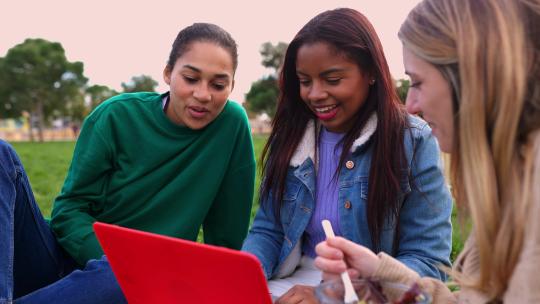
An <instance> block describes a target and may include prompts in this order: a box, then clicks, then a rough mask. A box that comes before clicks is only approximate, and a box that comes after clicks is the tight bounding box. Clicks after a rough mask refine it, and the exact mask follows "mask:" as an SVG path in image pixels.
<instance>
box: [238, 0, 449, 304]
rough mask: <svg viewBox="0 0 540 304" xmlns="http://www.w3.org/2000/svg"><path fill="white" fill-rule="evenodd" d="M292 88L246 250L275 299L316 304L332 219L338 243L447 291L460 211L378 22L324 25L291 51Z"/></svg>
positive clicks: (283, 101) (285, 95)
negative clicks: (325, 223) (398, 87)
mask: <svg viewBox="0 0 540 304" xmlns="http://www.w3.org/2000/svg"><path fill="white" fill-rule="evenodd" d="M280 76H281V79H280V89H281V96H280V99H279V103H278V107H277V112H276V115H275V118H274V121H273V130H272V133H271V135H270V137H269V139H268V142H267V144H266V146H265V148H264V151H263V155H262V161H263V172H264V177H263V181H262V185H261V191H260V195H261V200H260V208H259V210H258V212H257V215H256V217H255V220H254V222H253V226H252V228H251V230H250V232H249V234H248V237H247V239H246V241H245V242H244V245H243V248H242V249H243V250H244V251H247V252H250V253H253V254H254V255H256V256H257V257H258V258H259V260H260V261H261V264H262V267H263V270H264V273H265V275H266V277H267V278H268V279H269V280H270V281H269V288H270V291H271V293H272V296H273V297H274V298H277V297H280V298H279V299H278V302H279V303H296V302H297V301H299V300H304V301H308V302H309V299H310V298H312V296H313V287H312V286H314V285H317V284H318V283H319V282H320V280H321V274H320V271H319V270H317V269H315V268H314V266H313V258H314V257H315V256H316V254H315V251H314V247H315V246H316V245H317V243H319V242H320V241H323V240H324V238H325V237H324V232H323V230H322V226H321V220H322V219H328V220H330V221H331V223H332V226H333V227H334V230H335V232H336V235H341V236H343V237H345V238H347V239H349V240H352V241H354V242H356V243H358V244H361V245H364V246H366V247H368V248H370V249H372V250H374V251H375V252H379V251H383V252H386V253H388V254H391V255H393V256H394V257H396V258H397V259H398V260H400V261H401V262H403V263H404V264H406V265H407V266H409V267H410V268H412V269H414V270H415V271H417V272H418V273H420V274H421V275H423V276H431V277H435V278H439V279H444V278H445V277H444V274H443V272H442V271H441V270H440V269H439V266H449V265H450V261H449V255H450V251H451V233H452V228H451V222H450V215H451V210H452V200H451V196H450V193H449V191H448V189H447V187H446V184H445V181H444V177H443V174H442V170H441V166H440V159H439V146H438V144H437V141H436V140H435V139H434V138H433V137H432V136H431V130H430V127H429V126H428V125H427V124H426V123H425V122H424V121H423V120H421V119H420V118H417V117H414V116H410V115H408V114H406V111H405V109H404V108H403V106H402V105H401V104H400V102H399V98H398V97H397V95H396V92H395V89H394V85H393V82H392V78H391V76H390V72H389V69H388V65H387V63H386V59H385V57H384V54H383V51H382V46H381V43H380V41H379V39H378V37H377V35H376V33H375V31H374V29H373V26H372V25H371V24H370V23H369V21H368V20H367V19H366V18H365V17H364V16H363V15H362V14H360V13H359V12H357V11H355V10H352V9H337V10H332V11H327V12H324V13H321V14H319V15H318V16H316V17H315V18H313V19H312V20H311V21H309V22H308V23H307V24H306V25H305V26H304V27H303V28H302V29H301V30H300V32H299V33H298V34H297V35H296V37H295V38H294V39H293V41H292V42H291V43H290V44H289V47H288V49H287V52H286V54H285V60H284V66H283V69H282V71H281V75H280ZM293 286H294V287H293ZM291 287H293V288H291Z"/></svg>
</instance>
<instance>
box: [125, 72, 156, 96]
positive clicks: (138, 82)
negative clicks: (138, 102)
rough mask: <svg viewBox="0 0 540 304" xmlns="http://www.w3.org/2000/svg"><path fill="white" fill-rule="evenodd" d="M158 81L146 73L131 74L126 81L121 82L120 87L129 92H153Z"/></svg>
mask: <svg viewBox="0 0 540 304" xmlns="http://www.w3.org/2000/svg"><path fill="white" fill-rule="evenodd" d="M157 85H158V82H157V81H155V80H154V79H152V77H150V76H148V75H140V76H133V77H131V80H130V81H129V82H127V83H125V82H122V89H123V90H124V92H126V93H130V92H155V88H156V87H157Z"/></svg>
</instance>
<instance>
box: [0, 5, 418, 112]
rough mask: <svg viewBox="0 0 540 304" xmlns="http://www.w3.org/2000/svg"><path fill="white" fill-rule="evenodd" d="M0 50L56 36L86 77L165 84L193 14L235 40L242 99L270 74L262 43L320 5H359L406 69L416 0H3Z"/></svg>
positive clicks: (397, 68) (391, 59)
mask: <svg viewBox="0 0 540 304" xmlns="http://www.w3.org/2000/svg"><path fill="white" fill-rule="evenodd" d="M0 1H1V2H2V5H1V6H2V10H1V11H2V12H1V13H0V29H2V30H1V34H0V56H2V57H3V56H5V55H6V53H7V50H8V49H9V48H11V47H13V46H15V45H17V44H19V43H22V42H23V41H24V39H26V38H43V39H47V40H49V41H55V42H60V43H61V44H62V46H63V47H64V49H65V51H66V56H67V58H68V60H70V61H82V62H83V63H84V75H85V76H86V77H88V78H89V81H88V84H89V85H94V84H100V85H107V86H109V87H111V88H114V89H116V90H118V91H120V90H121V83H122V82H128V81H129V80H130V79H131V77H132V76H137V75H141V74H146V75H150V76H151V77H152V78H154V79H155V80H156V81H158V82H159V86H158V88H157V90H158V91H159V92H165V91H166V90H168V88H167V86H166V84H165V82H164V81H163V77H162V72H163V68H164V66H165V63H166V61H167V58H168V55H169V52H170V50H171V45H172V42H173V41H174V39H175V37H176V35H177V34H178V32H179V31H180V30H181V29H182V28H184V27H186V26H188V25H191V24H192V23H194V22H211V23H215V24H217V25H219V26H221V27H223V28H224V29H225V30H227V31H228V32H230V33H231V35H232V36H233V38H234V39H235V40H236V42H237V43H238V52H239V64H238V69H237V71H236V77H235V78H236V86H235V89H234V91H233V93H232V94H231V97H230V98H231V99H233V100H236V101H239V102H243V101H244V96H245V94H246V93H247V92H248V91H249V88H250V85H251V83H252V82H253V81H256V80H257V79H259V78H261V77H262V76H264V75H266V74H268V73H269V72H270V71H269V70H266V69H264V68H263V67H262V65H261V56H260V54H259V49H260V46H261V44H263V43H264V42H267V41H270V42H272V43H277V42H278V41H283V42H287V43H288V42H289V41H290V40H292V38H293V37H294V35H295V34H296V33H297V32H298V31H299V30H300V28H301V27H302V26H303V25H304V24H306V22H307V21H309V20H310V19H311V18H313V17H314V16H315V15H317V14H318V13H320V12H323V11H325V10H328V9H334V8H338V7H351V8H354V9H357V10H359V11H360V12H362V13H363V14H364V15H366V16H367V17H368V19H369V20H370V21H371V22H372V23H373V25H374V27H375V29H376V30H377V33H378V34H379V38H380V39H381V41H382V44H383V47H384V50H385V53H386V57H387V60H388V63H389V65H390V70H391V72H392V74H393V76H394V77H395V78H402V77H404V72H403V66H402V61H401V43H400V41H399V39H398V38H397V31H398V29H399V26H400V25H401V23H402V22H403V20H404V19H405V17H406V16H407V13H408V12H409V11H410V10H411V9H412V8H413V7H414V5H416V3H418V2H419V1H418V0H393V1H391V0H356V1H346V0H335V1H332V0H326V1H324V0H267V1H260V0H244V1H241V0H221V1H219V0H213V1H212V0H193V1H179V0H176V1H168V0H150V1H139V0H130V1H127V0H108V1H106V0H92V1H90V0H86V1H80V0H51V1H43V0H26V1H15V0H0Z"/></svg>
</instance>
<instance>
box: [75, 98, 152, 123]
mask: <svg viewBox="0 0 540 304" xmlns="http://www.w3.org/2000/svg"><path fill="white" fill-rule="evenodd" d="M161 99H162V95H160V94H159V93H155V92H136V93H122V94H119V95H116V96H113V97H111V98H109V99H107V100H105V101H103V102H102V103H101V104H100V105H99V106H97V107H96V108H95V109H94V110H93V111H92V112H91V113H90V114H89V115H88V117H86V120H87V121H90V122H95V121H96V120H98V119H99V118H100V117H102V116H104V115H114V114H115V113H116V112H117V111H122V112H124V111H125V110H126V109H129V108H131V107H133V106H134V105H142V104H149V103H152V102H161Z"/></svg>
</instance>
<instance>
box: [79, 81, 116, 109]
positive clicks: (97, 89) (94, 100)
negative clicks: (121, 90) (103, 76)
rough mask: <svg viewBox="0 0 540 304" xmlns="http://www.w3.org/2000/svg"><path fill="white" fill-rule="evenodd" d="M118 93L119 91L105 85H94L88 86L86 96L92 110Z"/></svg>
mask: <svg viewBox="0 0 540 304" xmlns="http://www.w3.org/2000/svg"><path fill="white" fill-rule="evenodd" d="M115 95H118V92H116V91H115V90H113V89H111V88H109V87H108V86H104V85H97V84H96V85H93V86H90V87H88V88H86V96H87V99H88V103H89V106H90V110H93V109H95V108H96V107H97V106H98V105H99V104H101V103H102V102H103V101H105V100H107V99H109V98H111V97H113V96H115Z"/></svg>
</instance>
